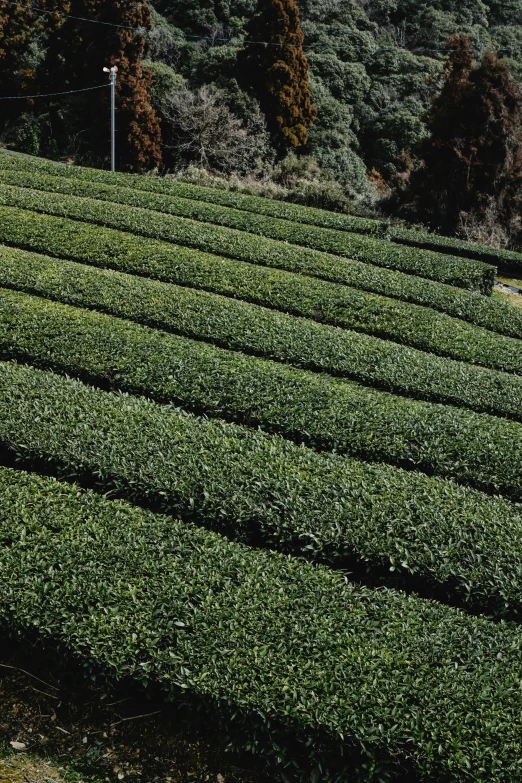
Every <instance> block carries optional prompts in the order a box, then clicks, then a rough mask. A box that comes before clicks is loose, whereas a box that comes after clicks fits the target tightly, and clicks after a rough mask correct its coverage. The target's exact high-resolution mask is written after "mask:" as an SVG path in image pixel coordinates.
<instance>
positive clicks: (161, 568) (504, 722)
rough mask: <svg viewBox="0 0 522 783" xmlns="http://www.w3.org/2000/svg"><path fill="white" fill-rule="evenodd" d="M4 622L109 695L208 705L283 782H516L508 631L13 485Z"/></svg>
mask: <svg viewBox="0 0 522 783" xmlns="http://www.w3.org/2000/svg"><path fill="white" fill-rule="evenodd" d="M0 618H1V619H2V622H3V624H4V627H5V626H6V625H7V627H8V628H11V629H14V630H16V631H17V632H18V633H25V632H27V631H29V632H32V631H34V629H35V627H36V628H38V630H39V633H40V634H41V635H42V636H43V638H45V639H48V638H51V639H52V640H53V641H55V642H59V643H60V644H61V645H62V646H63V647H65V649H67V650H68V651H70V652H71V653H75V654H76V655H78V656H79V657H80V659H81V660H82V661H83V662H85V664H86V665H88V666H90V667H93V668H94V669H95V671H97V672H98V671H101V672H103V673H104V674H105V675H106V676H108V677H110V678H125V677H132V678H134V679H135V680H138V681H140V682H142V683H144V684H148V683H151V682H152V683H154V684H158V685H159V686H161V688H162V690H163V692H164V693H165V694H166V695H167V697H169V698H171V699H174V700H183V701H185V703H188V704H189V705H190V704H191V703H192V704H195V705H200V704H201V702H200V700H201V699H205V700H206V704H207V708H208V707H210V706H213V705H215V707H214V710H213V714H214V715H215V720H216V723H217V725H218V726H221V727H222V728H223V729H224V732H226V734H228V735H229V736H231V739H232V743H231V744H232V745H233V744H234V742H235V741H236V742H237V735H238V733H240V734H241V735H242V737H243V746H244V745H247V746H248V747H249V748H250V750H251V752H254V753H262V754H263V756H264V759H265V760H266V759H273V760H277V759H278V758H279V763H277V761H276V764H275V768H273V770H272V771H273V772H278V773H281V772H283V771H285V773H286V775H287V776H288V777H287V779H290V780H296V779H297V780H299V781H302V783H305V781H306V783H309V781H310V780H318V779H320V780H321V781H324V783H341V781H346V780H348V779H349V780H350V781H354V783H362V782H363V781H364V783H368V781H370V780H371V781H374V783H377V781H385V782H386V783H388V781H390V780H392V779H393V780H397V779H402V780H404V774H405V773H407V771H408V770H410V772H414V774H415V779H418V780H434V779H437V780H446V781H454V783H457V781H458V782H459V783H477V781H482V783H513V781H515V780H518V779H519V777H520V774H521V768H520V763H521V762H520V758H521V756H522V744H521V736H522V734H521V731H520V728H521V727H520V714H521V712H522V701H521V691H520V671H521V668H522V653H521V650H522V638H521V634H520V631H519V630H518V629H516V628H511V627H509V626H506V625H496V624H494V623H490V622H487V621H485V620H483V619H479V618H473V617H466V616H465V615H464V614H462V613H460V612H458V611H455V610H452V609H449V608H447V607H444V606H441V605H439V604H437V603H435V602H432V601H422V600H419V599H418V598H415V597H412V596H410V597H407V596H405V595H403V594H401V593H398V592H394V591H389V590H388V591H371V590H368V589H365V588H361V587H355V586H354V585H351V584H348V583H346V582H345V580H344V579H343V578H342V577H341V575H339V574H336V573H332V572H330V571H328V570H327V569H325V568H317V567H312V566H310V565H307V564H306V563H304V562H302V561H297V560H294V559H291V558H284V557H282V556H281V555H278V554H276V553H273V552H261V551H254V550H251V549H249V548H246V547H242V546H240V545H238V544H234V543H230V542H228V541H226V540H225V539H223V538H221V537H220V536H218V535H215V534H213V533H210V532H207V531H204V530H200V529H197V528H195V527H193V526H192V525H187V524H182V523H180V522H177V521H175V520H173V519H168V518H165V517H161V516H159V515H153V514H151V513H148V512H146V511H141V510H140V509H137V508H133V507H131V506H128V505H126V504H125V503H122V502H117V501H109V500H107V499H105V498H101V497H98V496H96V495H94V494H93V493H91V492H86V493H82V492H79V491H78V488H77V487H75V486H72V487H70V486H67V485H63V484H60V483H58V482H55V481H52V480H49V479H45V478H41V477H38V476H35V475H28V474H26V473H23V472H20V471H16V472H15V471H11V470H6V469H0ZM245 716H249V718H246V717H245ZM238 729H239V732H238ZM449 738H451V740H450V739H449ZM325 747H326V750H325ZM299 750H300V751H301V753H300V754H299ZM299 755H300V756H301V758H299ZM303 756H304V759H305V763H304V765H303V764H302V763H301V764H299V761H301V762H302V761H303ZM294 764H295V766H294ZM292 770H293V771H292ZM272 779H274V778H273V777H272Z"/></svg>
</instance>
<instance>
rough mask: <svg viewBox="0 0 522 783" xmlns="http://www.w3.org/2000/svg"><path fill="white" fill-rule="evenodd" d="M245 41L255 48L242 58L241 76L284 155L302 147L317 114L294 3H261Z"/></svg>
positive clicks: (262, 0)
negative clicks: (285, 151)
mask: <svg viewBox="0 0 522 783" xmlns="http://www.w3.org/2000/svg"><path fill="white" fill-rule="evenodd" d="M247 40H249V41H252V43H248V44H247V45H246V47H245V49H244V50H243V51H242V52H241V53H240V55H239V65H240V72H241V75H242V78H243V80H244V83H245V85H247V86H248V87H249V88H250V89H252V90H253V91H254V93H255V94H256V95H257V97H258V99H259V102H260V104H261V108H262V110H263V112H264V113H265V115H266V118H267V124H268V128H269V130H270V132H271V133H272V135H273V136H274V138H275V139H276V141H277V142H278V146H279V147H281V148H282V149H283V150H284V149H285V148H288V147H304V146H305V145H306V143H307V141H308V128H310V127H311V125H312V124H313V122H314V120H315V117H316V115H317V110H316V108H315V107H314V106H313V105H312V99H311V93H310V88H309V84H308V71H309V65H308V61H307V59H306V57H305V55H304V52H303V40H304V34H303V31H302V29H301V24H300V20H299V11H298V8H297V5H296V2H295V0H258V7H257V11H256V13H255V14H254V16H253V17H252V19H251V20H250V21H249V23H248V25H247Z"/></svg>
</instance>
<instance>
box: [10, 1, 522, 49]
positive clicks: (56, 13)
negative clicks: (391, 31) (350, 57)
mask: <svg viewBox="0 0 522 783" xmlns="http://www.w3.org/2000/svg"><path fill="white" fill-rule="evenodd" d="M0 2H1V3H3V4H4V5H14V6H16V7H17V8H25V9H26V10H29V11H34V12H35V13H41V14H49V15H51V16H59V17H61V18H62V19H74V20H75V21H79V22H88V23H90V24H101V25H104V26H105V27H115V28H117V29H120V30H132V31H133V32H136V33H143V29H144V28H143V27H131V26H130V25H123V24H116V23H115V22H102V21H101V20H99V19H88V18H87V17H83V16H73V15H72V14H62V13H60V12H59V11H48V10H47V9H45V8H35V7H34V6H32V5H23V4H22V3H18V2H16V0H0ZM171 34H172V35H173V36H177V37H178V38H184V39H190V40H194V41H218V42H219V43H230V42H231V41H233V40H234V39H233V38H222V37H217V36H214V35H191V34H190V33H184V32H183V31H181V30H176V29H174V30H171ZM241 43H242V44H256V45H259V46H277V47H279V48H282V47H285V46H287V47H289V48H298V46H297V44H290V43H285V42H282V43H277V42H275V41H253V40H249V39H243V40H242V41H241ZM303 48H305V49H307V50H312V51H316V50H317V49H354V50H355V51H370V52H371V53H374V54H377V53H378V52H397V51H400V52H411V53H412V54H451V53H453V52H459V51H460V52H471V53H472V54H474V53H478V50H477V49H472V48H469V49H448V48H446V47H443V48H436V47H425V46H420V47H416V48H414V49H408V48H406V47H402V46H353V45H352V44H342V43H340V42H334V43H331V44H308V45H305V46H304V47H303ZM490 51H494V52H496V53H497V54H504V53H507V52H511V53H513V52H522V46H505V47H501V48H498V49H491V50H490Z"/></svg>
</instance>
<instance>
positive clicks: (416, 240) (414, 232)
mask: <svg viewBox="0 0 522 783" xmlns="http://www.w3.org/2000/svg"><path fill="white" fill-rule="evenodd" d="M0 166H1V167H3V168H6V169H15V170H23V171H28V172H35V173H38V172H39V173H45V174H52V175H56V176H60V177H71V178H75V179H80V180H84V181H85V180H86V181H89V182H98V183H102V184H108V185H114V184H118V185H121V186H123V187H130V188H133V189H134V190H143V191H145V192H149V193H160V194H164V195H170V196H177V197H181V198H189V199H194V200H197V201H203V202H206V203H209V204H220V205H221V206H225V207H232V208H234V209H239V210H244V211H246V212H253V213H255V214H260V215H267V216H270V217H275V218H279V219H282V220H290V221H293V222H295V223H302V224H304V225H312V226H319V227H323V228H329V229H335V230H340V231H348V232H353V233H360V234H369V235H371V236H374V237H377V238H381V239H387V240H390V241H392V242H399V243H403V244H405V245H411V246H413V247H419V248H423V249H427V250H435V251H438V252H442V253H450V254H454V255H457V256H462V257H464V258H470V259H474V260H476V259H479V260H482V261H485V262H487V263H490V264H493V265H494V266H497V267H499V268H508V269H512V270H517V269H518V270H521V269H522V255H521V254H520V253H515V252H513V251H509V250H503V249H498V248H493V247H485V246H483V245H475V244H472V243H469V242H465V241H463V240H460V239H457V238H455V237H444V236H439V235H437V234H432V233H431V232H426V231H422V230H420V229H408V228H405V227H403V226H400V225H398V224H394V223H390V222H388V221H386V220H374V219H368V218H360V217H355V216H353V215H345V214H339V213H335V212H330V211H327V210H323V209H316V208H310V207H303V206H300V205H299V204H291V203H287V202H282V201H277V200H274V199H271V198H262V197H259V196H250V195H247V194H244V193H236V192H233V191H230V190H222V189H219V188H210V187H202V186H197V185H189V184H186V183H183V182H176V181H175V180H169V179H168V178H159V177H143V176H136V175H132V174H121V173H116V174H112V173H108V172H106V171H99V170H95V169H87V168H82V167H80V166H64V165H63V164H57V163H53V162H50V161H41V160H31V159H28V158H20V157H11V156H8V155H7V154H4V155H2V156H0Z"/></svg>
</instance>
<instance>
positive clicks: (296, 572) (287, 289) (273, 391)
mask: <svg viewBox="0 0 522 783" xmlns="http://www.w3.org/2000/svg"><path fill="white" fill-rule="evenodd" d="M213 193H214V192H213V191H212V192H207V191H206V190H203V189H201V188H194V189H192V188H191V187H190V186H188V185H183V186H179V184H177V183H172V184H170V183H168V181H165V180H161V181H160V180H154V179H152V178H136V177H125V176H118V177H114V178H111V177H110V175H108V174H104V173H103V172H97V171H91V170H88V169H76V168H72V167H65V166H60V165H58V164H51V163H49V162H45V161H31V160H30V159H24V158H19V157H12V156H7V155H6V156H4V155H2V156H0V243H2V244H0V453H1V455H2V458H1V466H0V489H1V492H0V622H1V624H2V626H3V627H4V629H9V630H10V631H12V632H14V633H16V634H18V635H20V636H22V637H24V636H29V634H30V633H32V632H33V631H34V629H35V628H36V629H38V634H39V636H40V638H41V639H42V640H44V641H47V642H49V643H58V644H60V645H61V647H62V649H64V650H66V651H68V653H69V654H74V655H77V656H79V658H80V660H81V661H83V662H84V663H85V665H87V666H88V667H91V669H92V671H93V672H95V674H96V675H97V676H101V677H109V678H113V679H114V678H115V679H118V680H124V679H125V678H127V677H128V678H130V681H132V680H135V681H137V682H140V683H144V684H147V685H150V686H151V687H153V688H154V689H159V690H161V692H162V693H164V695H165V698H168V699H171V698H172V699H180V698H182V699H183V700H185V702H186V703H187V705H190V707H191V709H192V708H194V709H197V708H198V706H199V707H201V705H203V704H204V705H205V708H208V709H215V710H216V713H215V714H216V723H217V724H219V725H222V727H223V731H224V732H226V733H227V735H228V736H229V737H230V741H231V743H232V745H233V746H235V747H240V748H245V747H247V748H250V749H252V748H255V749H256V752H258V753H260V754H261V755H262V758H263V760H264V762H265V763H266V765H267V769H270V770H271V771H270V774H271V775H273V776H276V777H277V776H279V779H285V780H299V781H303V783H304V781H313V780H315V781H317V780H325V781H330V782H331V783H347V781H352V780H358V781H360V783H363V781H364V783H366V782H368V783H370V781H371V782H372V783H373V782H374V781H375V783H377V781H393V780H397V781H399V780H401V781H404V780H408V781H412V783H413V781H415V782H417V781H418V782H419V783H420V781H428V780H440V781H446V782H447V783H450V781H451V782H453V781H454V782H455V783H457V781H458V782H459V783H460V782H461V781H469V783H471V782H472V781H473V782H475V781H484V782H485V781H488V783H513V781H517V780H521V779H522V768H521V762H520V759H521V758H522V724H521V718H520V716H521V715H522V709H521V708H522V691H521V688H520V684H521V679H520V671H521V665H522V657H521V656H522V652H521V650H522V632H521V630H520V627H519V623H520V620H521V617H522V604H521V600H520V596H521V595H522V557H521V555H520V552H521V551H522V506H520V504H519V502H520V501H521V500H522V483H521V478H520V477H521V475H522V470H521V468H522V464H521V459H522V457H521V454H522V377H521V376H522V361H521V359H520V356H521V351H520V348H521V347H522V339H521V338H522V321H521V314H520V312H519V311H517V310H515V309H514V308H510V307H509V306H507V305H503V304H501V303H499V302H497V301H495V300H493V299H491V298H490V297H489V296H486V295H485V294H486V293H490V292H491V286H492V283H493V279H494V274H495V268H494V266H492V265H491V264H486V263H484V261H483V260H482V259H481V252H480V251H477V250H476V248H474V247H473V246H462V247H457V245H455V244H452V243H446V242H444V241H441V242H440V245H438V248H437V250H434V249H433V247H423V239H422V237H420V238H415V237H402V238H401V239H400V241H393V237H389V238H386V237H388V235H389V232H387V231H384V227H383V226H382V225H376V226H373V225H372V224H370V223H369V222H368V223H364V224H361V225H359V224H358V223H356V222H354V223H347V224H346V225H344V226H340V225H339V224H337V225H333V224H332V225H327V222H328V219H327V213H322V212H320V211H307V210H306V209H304V208H294V207H292V208H291V209H290V211H287V210H286V206H285V207H284V209H283V211H281V212H279V213H277V214H276V209H275V207H274V205H271V202H268V201H267V202H266V206H265V208H263V209H260V208H259V200H256V199H252V200H249V198H248V197H246V196H241V197H240V198H239V197H238V198H236V197H234V201H233V202H232V201H229V202H228V203H225V201H226V199H224V198H221V200H219V199H217V198H216V199H213V198H212V196H213ZM222 195H223V194H222ZM417 240H418V241H417ZM431 244H432V245H433V246H434V245H435V244H436V243H434V242H432V243H431ZM477 256H479V257H478V258H477ZM490 258H491V257H490ZM499 260H500V257H499ZM481 292H482V293H481ZM350 578H351V580H352V581H350ZM505 620H509V623H506V622H504V621H505ZM156 692H157V690H156ZM283 774H284V775H285V776H286V777H285V778H282V777H281V775H283ZM354 776H355V777H354Z"/></svg>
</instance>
